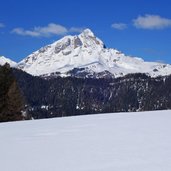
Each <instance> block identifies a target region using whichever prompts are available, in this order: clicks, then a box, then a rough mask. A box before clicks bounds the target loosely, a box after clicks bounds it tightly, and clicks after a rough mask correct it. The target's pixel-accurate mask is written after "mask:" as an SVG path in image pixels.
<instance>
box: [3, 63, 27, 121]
mask: <svg viewBox="0 0 171 171" xmlns="http://www.w3.org/2000/svg"><path fill="white" fill-rule="evenodd" d="M23 106H24V100H23V98H22V95H21V92H20V89H19V87H18V85H17V81H16V79H15V77H14V76H13V73H12V69H11V68H10V66H9V65H8V64H5V65H4V66H1V67H0V122H7V121H16V120H22V119H23V116H22V113H21V110H22V109H23Z"/></svg>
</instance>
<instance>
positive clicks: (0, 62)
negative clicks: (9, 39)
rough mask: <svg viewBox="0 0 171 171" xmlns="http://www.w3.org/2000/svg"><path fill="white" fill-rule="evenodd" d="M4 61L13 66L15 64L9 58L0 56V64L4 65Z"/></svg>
mask: <svg viewBox="0 0 171 171" xmlns="http://www.w3.org/2000/svg"><path fill="white" fill-rule="evenodd" d="M6 63H8V64H10V66H11V67H14V66H16V65H17V63H16V62H14V61H12V60H11V59H9V58H6V57H4V56H0V65H4V64H6Z"/></svg>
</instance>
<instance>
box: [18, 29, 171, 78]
mask: <svg viewBox="0 0 171 171" xmlns="http://www.w3.org/2000/svg"><path fill="white" fill-rule="evenodd" d="M18 67H19V68H20V69H23V70H24V71H26V72H28V73H30V74H32V75H38V76H39V75H44V74H45V75H50V74H51V73H55V72H57V73H61V75H62V76H67V75H69V72H70V71H72V70H73V69H74V68H77V69H78V68H79V69H80V68H81V70H78V72H85V73H89V74H90V75H91V74H92V75H93V74H94V73H102V72H104V71H108V72H107V73H111V74H112V75H113V76H115V77H119V76H123V75H126V74H128V73H147V74H148V75H150V76H152V77H155V76H159V75H169V74H171V65H168V64H161V63H157V62H145V61H143V59H141V58H136V57H130V56H126V55H125V54H123V53H121V52H120V51H118V50H116V49H107V48H105V45H104V43H103V42H102V41H101V40H100V39H99V38H97V37H96V36H95V35H94V34H93V33H92V31H91V30H90V29H86V30H84V31H83V32H82V33H81V34H80V35H78V36H66V37H64V38H62V39H61V40H59V41H57V42H55V43H53V44H51V45H48V46H46V47H43V48H41V49H40V50H38V51H36V52H34V53H33V54H31V55H29V56H28V57H26V58H25V59H24V60H22V61H21V62H20V63H19V65H18ZM82 68H84V69H82ZM74 71H75V70H74ZM103 75H104V74H102V76H103Z"/></svg>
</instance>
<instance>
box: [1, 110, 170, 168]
mask: <svg viewBox="0 0 171 171" xmlns="http://www.w3.org/2000/svg"><path fill="white" fill-rule="evenodd" d="M170 133H171V111H169V110H168V111H156V112H142V113H120V114H105V115H93V116H80V117H67V118H58V119H49V120H35V121H34V120H33V121H23V122H16V123H15V122H13V123H1V124H0V147H1V152H0V168H1V170H2V171H57V170H59V171H170V170H171V162H170V161H171V137H170Z"/></svg>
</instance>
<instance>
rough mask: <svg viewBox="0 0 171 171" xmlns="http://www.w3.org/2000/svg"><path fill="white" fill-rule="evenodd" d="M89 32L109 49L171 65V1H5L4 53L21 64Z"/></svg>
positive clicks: (1, 20)
mask: <svg viewBox="0 0 171 171" xmlns="http://www.w3.org/2000/svg"><path fill="white" fill-rule="evenodd" d="M84 28H90V29H91V30H92V31H93V32H94V33H95V35H96V36H97V37H99V38H100V39H101V40H103V41H104V43H105V44H106V46H107V47H112V48H116V49H118V50H121V51H122V52H124V53H125V54H127V55H132V56H138V57H142V58H143V59H145V60H147V61H162V62H166V63H170V64H171V46H170V45H171V1H170V0H62V1H59V0H28V1H24V0H1V2H0V55H4V56H6V57H9V58H11V59H12V60H14V61H17V62H18V61H20V60H21V59H23V58H24V57H26V56H27V55H29V54H30V53H32V52H33V51H35V50H37V49H39V48H40V47H42V46H44V45H47V44H50V43H53V42H54V41H56V40H58V39H60V38H61V37H63V36H65V35H67V34H79V32H80V31H81V30H83V29H84Z"/></svg>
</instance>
